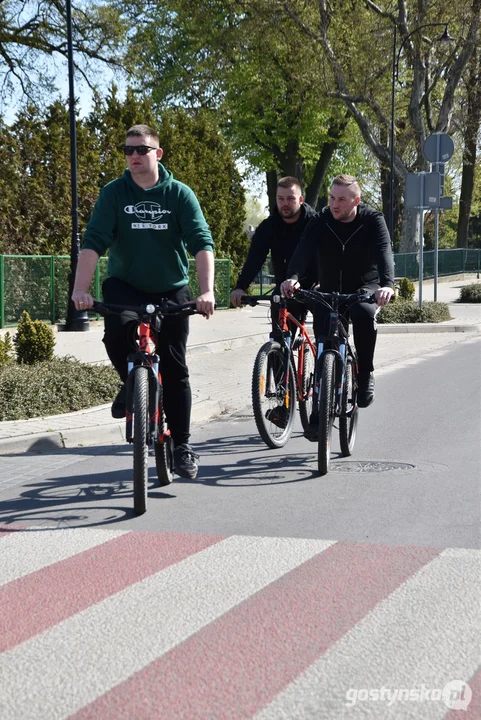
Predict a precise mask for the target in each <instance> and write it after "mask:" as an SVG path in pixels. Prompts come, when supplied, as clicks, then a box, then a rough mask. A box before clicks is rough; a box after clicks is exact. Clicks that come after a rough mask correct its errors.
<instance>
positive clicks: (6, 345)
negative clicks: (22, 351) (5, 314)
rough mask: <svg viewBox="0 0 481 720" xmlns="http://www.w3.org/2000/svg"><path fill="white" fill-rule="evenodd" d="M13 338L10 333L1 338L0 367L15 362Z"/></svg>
mask: <svg viewBox="0 0 481 720" xmlns="http://www.w3.org/2000/svg"><path fill="white" fill-rule="evenodd" d="M14 355H15V354H14V352H13V345H12V338H11V336H10V333H9V332H6V333H5V336H4V337H3V339H2V338H1V337H0V366H1V365H8V364H9V363H12V362H13V361H14Z"/></svg>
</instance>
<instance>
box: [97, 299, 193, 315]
mask: <svg viewBox="0 0 481 720" xmlns="http://www.w3.org/2000/svg"><path fill="white" fill-rule="evenodd" d="M90 310H91V311H92V312H97V313H99V315H103V316H104V315H109V314H111V313H112V314H118V313H121V312H123V311H129V312H134V313H136V314H137V315H138V316H139V318H140V317H143V316H145V315H150V316H152V317H155V316H163V315H179V314H184V315H204V316H205V315H206V313H205V312H202V311H201V310H197V308H196V306H195V300H190V301H189V302H186V303H184V304H182V305H178V304H177V303H173V302H171V301H170V300H166V301H165V303H163V304H162V305H154V303H147V304H146V305H117V304H115V303H105V302H102V301H100V300H94V304H93V307H92V308H90Z"/></svg>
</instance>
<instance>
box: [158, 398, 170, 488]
mask: <svg viewBox="0 0 481 720" xmlns="http://www.w3.org/2000/svg"><path fill="white" fill-rule="evenodd" d="M154 452H155V468H156V470H157V477H158V479H159V485H160V487H164V486H165V485H170V483H171V482H172V480H173V479H174V441H173V440H172V435H170V433H169V434H167V433H166V426H165V416H164V407H163V402H162V388H160V403H159V435H158V438H156V440H155V443H154Z"/></svg>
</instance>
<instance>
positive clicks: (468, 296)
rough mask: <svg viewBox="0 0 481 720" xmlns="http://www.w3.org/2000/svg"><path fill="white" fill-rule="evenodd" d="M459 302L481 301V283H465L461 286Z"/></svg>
mask: <svg viewBox="0 0 481 720" xmlns="http://www.w3.org/2000/svg"><path fill="white" fill-rule="evenodd" d="M459 302H462V303H478V302H481V283H473V284H472V285H465V286H464V287H463V288H461V295H460V297H459Z"/></svg>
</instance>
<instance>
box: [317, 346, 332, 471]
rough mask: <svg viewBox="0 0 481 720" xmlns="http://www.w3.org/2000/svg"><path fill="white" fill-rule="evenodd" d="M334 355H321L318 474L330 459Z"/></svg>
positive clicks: (324, 469)
mask: <svg viewBox="0 0 481 720" xmlns="http://www.w3.org/2000/svg"><path fill="white" fill-rule="evenodd" d="M335 375H336V357H335V355H334V353H333V352H330V351H329V350H328V351H327V352H325V353H324V355H323V362H322V373H321V392H320V398H319V441H318V449H317V466H318V470H319V475H325V474H326V473H327V471H328V470H329V461H330V459H331V435H332V425H333V423H334V409H335V391H336V377H335Z"/></svg>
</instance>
